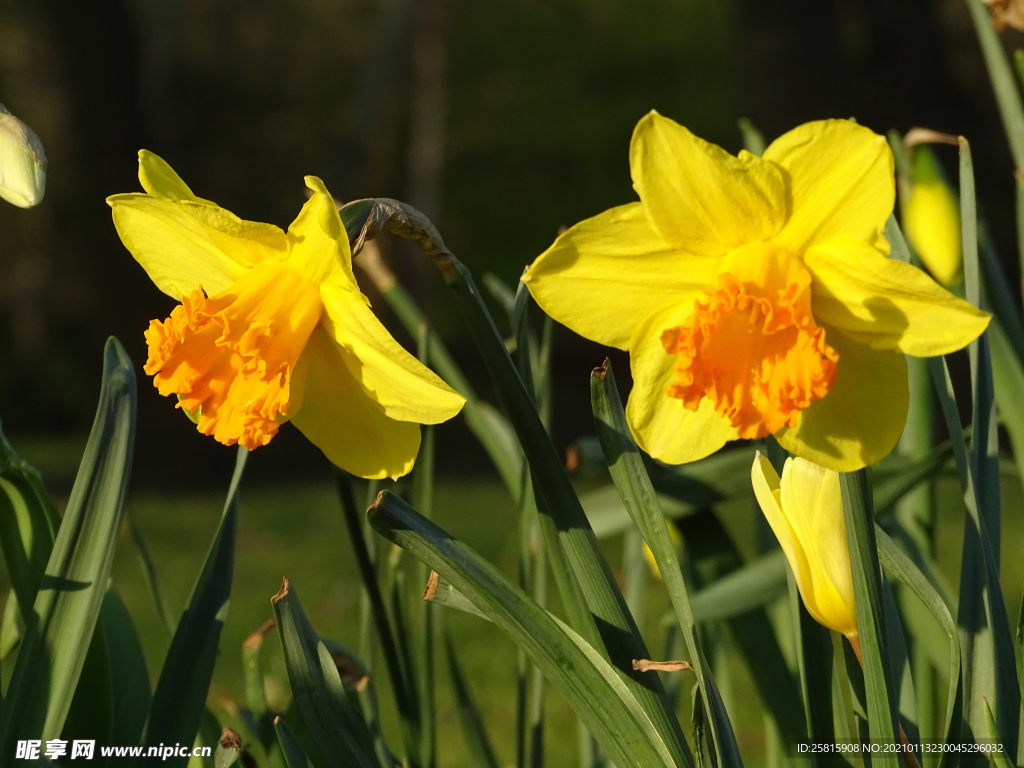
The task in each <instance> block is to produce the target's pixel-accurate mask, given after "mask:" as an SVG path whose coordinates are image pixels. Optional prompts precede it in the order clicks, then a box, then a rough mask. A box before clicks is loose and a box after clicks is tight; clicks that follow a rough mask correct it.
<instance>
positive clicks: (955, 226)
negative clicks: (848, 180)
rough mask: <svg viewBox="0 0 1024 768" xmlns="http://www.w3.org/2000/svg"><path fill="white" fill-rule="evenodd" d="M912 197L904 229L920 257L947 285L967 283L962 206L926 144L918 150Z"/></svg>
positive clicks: (910, 197)
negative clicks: (963, 246)
mask: <svg viewBox="0 0 1024 768" xmlns="http://www.w3.org/2000/svg"><path fill="white" fill-rule="evenodd" d="M912 170H913V172H912V174H911V184H910V194H909V195H908V196H907V200H906V203H905V204H904V206H903V228H904V229H905V230H906V233H907V239H908V240H910V244H911V245H912V246H914V250H916V251H917V255H918V256H920V257H921V261H922V262H924V265H925V266H926V267H927V268H928V271H929V272H931V273H932V275H934V276H935V279H936V280H938V281H939V282H940V283H942V284H943V285H957V284H958V283H959V282H960V281H961V280H963V255H962V253H961V245H960V240H961V239H960V203H959V202H957V199H956V195H954V194H953V190H952V189H950V188H949V184H948V183H947V182H946V179H945V178H944V177H943V175H942V169H941V167H940V166H939V161H938V159H937V158H936V157H935V153H934V152H932V151H931V149H929V147H928V146H927V145H926V144H921V145H918V146H917V147H916V148H915V149H914V160H913V166H912Z"/></svg>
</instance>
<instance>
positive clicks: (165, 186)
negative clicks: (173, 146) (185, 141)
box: [139, 149, 214, 205]
mask: <svg viewBox="0 0 1024 768" xmlns="http://www.w3.org/2000/svg"><path fill="white" fill-rule="evenodd" d="M139 182H140V183H141V184H142V188H143V189H144V190H146V192H148V193H149V194H151V195H153V196H154V197H163V198H166V199H167V200H188V201H190V202H193V203H202V204H205V205H214V203H211V202H210V201H209V200H203V198H201V197H196V196H195V195H194V194H193V193H192V190H191V189H189V186H188V184H186V183H185V182H184V181H182V180H181V177H180V176H179V175H178V174H177V173H175V171H174V169H173V168H171V166H170V165H169V164H168V163H167V161H166V160H164V159H163V158H162V157H160V156H159V155H156V154H154V153H153V152H150V151H149V150H148V149H140V150H139Z"/></svg>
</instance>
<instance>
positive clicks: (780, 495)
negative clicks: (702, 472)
mask: <svg viewBox="0 0 1024 768" xmlns="http://www.w3.org/2000/svg"><path fill="white" fill-rule="evenodd" d="M750 477H751V481H752V482H753V485H754V495H755V496H757V503H758V504H759V505H760V507H761V511H762V512H763V513H764V516H765V518H766V519H767V520H768V524H769V525H770V526H771V528H772V531H773V532H774V533H775V538H777V539H778V540H779V545H780V546H781V547H782V551H783V553H785V555H786V560H788V561H789V567H790V569H791V570H792V571H793V577H794V578H795V579H796V583H797V587H799V589H800V597H801V598H803V601H804V605H805V606H806V607H807V612H808V613H809V614H811V616H813V617H814V620H815V621H817V622H818V623H819V624H822V625H824V626H826V627H828V628H829V629H834V630H835V631H836V632H839V633H840V634H842V635H845V636H846V637H848V638H850V643H851V645H853V647H854V649H855V650H857V652H858V656H859V655H860V652H859V648H860V645H859V643H858V641H857V611H856V607H855V605H854V600H853V573H852V571H851V569H850V550H849V549H848V548H847V543H846V523H845V520H844V518H843V497H842V492H841V491H840V489H839V473H838V472H833V471H832V470H830V469H825V468H824V467H821V466H818V465H817V464H815V463H813V462H810V461H806V460H805V459H800V458H796V459H794V458H789V459H786V464H785V466H784V467H783V469H782V477H781V478H780V477H779V475H778V474H777V473H776V471H775V469H774V468H773V467H772V465H771V462H769V461H768V459H767V458H765V457H764V456H762V455H761V454H760V453H758V454H757V455H756V456H755V458H754V465H753V467H751V471H750Z"/></svg>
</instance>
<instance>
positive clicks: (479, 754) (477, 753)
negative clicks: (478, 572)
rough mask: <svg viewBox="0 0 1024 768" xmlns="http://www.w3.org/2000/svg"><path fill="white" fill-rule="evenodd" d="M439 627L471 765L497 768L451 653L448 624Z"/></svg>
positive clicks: (499, 764) (491, 748)
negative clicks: (471, 761) (441, 628)
mask: <svg viewBox="0 0 1024 768" xmlns="http://www.w3.org/2000/svg"><path fill="white" fill-rule="evenodd" d="M443 626H444V629H443V630H442V634H443V637H444V652H445V656H446V657H447V659H448V672H449V674H450V675H451V679H452V689H453V691H454V693H455V702H456V704H457V706H458V711H459V722H460V724H461V725H462V734H463V738H465V740H466V747H467V748H468V749H469V754H470V757H471V758H472V760H473V764H474V765H478V766H481V768H500V766H501V763H500V762H498V758H497V757H496V756H495V752H494V747H493V746H492V745H491V740H490V737H488V735H487V728H486V726H485V725H484V719H483V717H482V716H481V714H480V709H479V708H478V707H477V705H476V701H474V699H473V694H472V692H471V691H470V689H469V683H468V682H467V680H466V677H465V675H463V674H462V667H461V666H460V665H459V658H458V654H457V653H456V652H455V643H454V642H453V641H452V635H451V632H449V631H448V623H447V622H443Z"/></svg>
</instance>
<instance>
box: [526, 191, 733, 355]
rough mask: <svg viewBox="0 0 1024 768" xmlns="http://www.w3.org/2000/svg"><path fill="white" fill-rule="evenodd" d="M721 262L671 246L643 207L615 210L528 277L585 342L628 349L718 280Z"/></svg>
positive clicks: (548, 307) (550, 252) (588, 224)
mask: <svg viewBox="0 0 1024 768" xmlns="http://www.w3.org/2000/svg"><path fill="white" fill-rule="evenodd" d="M719 262H720V259H718V258H717V257H706V256H705V257H699V256H692V255H690V254H687V253H685V252H683V251H680V250H678V249H676V248H673V247H672V246H670V245H669V244H668V243H666V242H665V241H664V240H663V239H662V238H661V236H660V235H659V234H658V233H657V232H656V231H655V230H654V228H653V227H652V226H651V224H650V222H649V221H648V220H647V217H646V215H645V214H644V210H643V206H642V205H641V204H640V203H630V204H629V205H621V206H619V207H618V208H612V209H611V210H608V211H605V212H604V213H601V214H598V215H597V216H594V217H593V218H590V219H587V220H585V221H581V222H580V223H579V224H577V225H575V226H574V227H570V228H569V229H568V230H566V231H565V232H564V233H562V234H561V235H560V236H559V237H558V239H557V240H555V242H554V244H553V245H552V246H551V247H550V248H548V249H547V250H546V251H544V253H542V254H541V255H540V256H538V257H537V260H536V261H534V262H533V264H532V265H531V266H530V269H529V271H528V272H527V273H526V275H525V276H524V277H523V281H524V282H525V283H526V286H527V288H529V289H530V293H531V295H532V296H533V298H534V299H535V300H536V301H537V303H538V304H539V305H540V306H541V308H542V309H543V310H544V311H545V312H547V313H548V314H549V315H550V316H551V317H553V318H554V319H555V320H557V321H558V322H560V323H562V324H563V325H567V326H568V327H569V328H571V329H572V330H574V331H576V333H578V334H580V336H583V337H584V338H587V339H591V340H592V341H596V342H598V343H600V344H607V345H608V346H611V347H618V348H619V349H627V348H628V347H629V339H630V337H631V336H632V335H633V331H634V330H635V329H636V326H637V325H639V324H640V323H641V322H642V321H643V320H645V319H646V318H647V317H649V316H650V315H651V314H652V313H654V312H656V311H657V310H659V309H662V308H664V307H667V306H670V305H672V304H676V303H678V302H680V301H681V300H683V299H684V298H686V297H687V296H690V297H691V299H692V298H694V297H695V296H696V294H697V293H699V292H700V290H701V289H702V288H703V287H704V286H705V285H707V284H708V283H711V282H713V281H714V279H715V275H716V268H717V265H718V263H719Z"/></svg>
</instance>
